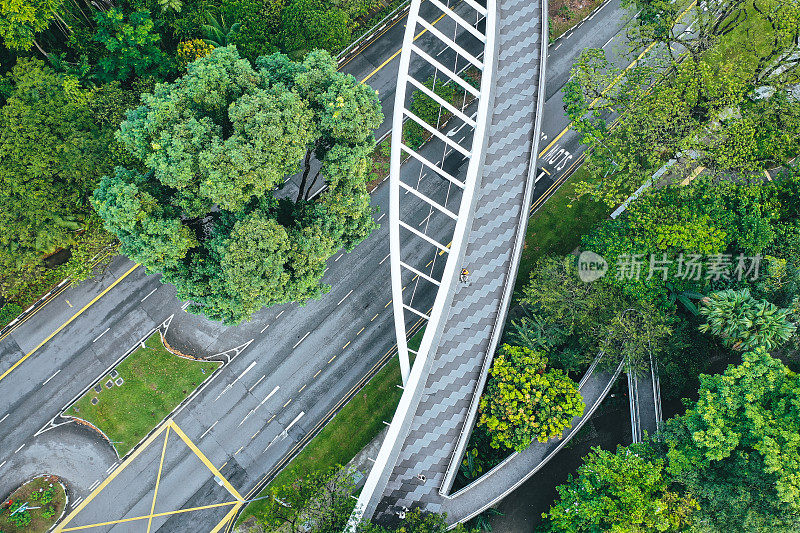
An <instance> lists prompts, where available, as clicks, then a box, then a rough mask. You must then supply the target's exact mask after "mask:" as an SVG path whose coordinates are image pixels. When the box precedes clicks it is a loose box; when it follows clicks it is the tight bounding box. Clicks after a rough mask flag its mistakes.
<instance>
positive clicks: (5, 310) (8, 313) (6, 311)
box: [0, 303, 23, 328]
mask: <svg viewBox="0 0 800 533" xmlns="http://www.w3.org/2000/svg"><path fill="white" fill-rule="evenodd" d="M22 311H23V309H22V307H21V306H19V305H17V304H15V303H7V304H5V305H4V306H3V307H0V328H2V327H4V326H5V325H6V324H8V323H9V322H11V321H12V320H14V319H15V318H17V316H19V314H20V313H22Z"/></svg>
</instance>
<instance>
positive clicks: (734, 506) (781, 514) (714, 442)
mask: <svg viewBox="0 0 800 533" xmlns="http://www.w3.org/2000/svg"><path fill="white" fill-rule="evenodd" d="M799 410H800V378H798V375H797V374H795V373H794V372H791V371H790V370H789V369H788V368H786V367H785V366H784V365H783V364H782V363H781V362H780V361H779V360H777V359H775V358H773V357H771V356H770V355H769V354H768V353H767V352H766V351H765V350H764V349H763V348H757V349H756V350H754V351H752V352H747V353H745V354H744V355H743V357H742V363H741V364H740V365H738V366H729V367H728V369H727V370H726V371H725V372H724V373H723V374H722V375H712V376H706V375H704V376H701V387H700V391H699V399H698V400H697V402H696V403H694V404H693V405H691V406H690V408H689V409H688V410H687V411H686V413H685V414H684V415H682V416H679V417H676V418H675V419H673V420H670V421H669V423H668V425H667V430H666V435H665V441H666V444H667V448H668V449H667V454H666V457H667V458H668V467H667V470H668V471H669V472H670V474H671V475H672V476H673V477H674V479H675V480H676V481H677V482H678V483H680V484H681V485H682V486H684V487H686V490H687V492H688V493H689V494H691V495H692V496H693V497H695V498H696V499H697V500H698V502H700V508H701V511H700V515H701V517H700V518H699V522H700V524H702V525H705V526H708V527H711V528H715V529H718V530H721V531H730V530H738V531H765V530H767V529H775V530H778V531H795V530H797V528H798V527H800V475H799V474H798V465H799V464H800V439H798V434H800V419H799V418H798V416H797V415H798V412H800V411H799Z"/></svg>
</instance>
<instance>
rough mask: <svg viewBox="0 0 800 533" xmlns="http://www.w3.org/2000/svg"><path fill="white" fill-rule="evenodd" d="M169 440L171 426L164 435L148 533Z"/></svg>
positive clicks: (151, 523) (148, 527)
mask: <svg viewBox="0 0 800 533" xmlns="http://www.w3.org/2000/svg"><path fill="white" fill-rule="evenodd" d="M167 440H169V426H167V431H166V432H165V433H164V446H162V448H161V460H160V461H159V462H158V475H157V476H156V488H155V489H154V490H153V503H152V504H151V505H150V518H148V519H147V533H150V528H151V527H152V526H153V513H154V512H155V510H156V498H158V485H159V484H161V471H162V470H163V469H164V456H165V455H166V454H167Z"/></svg>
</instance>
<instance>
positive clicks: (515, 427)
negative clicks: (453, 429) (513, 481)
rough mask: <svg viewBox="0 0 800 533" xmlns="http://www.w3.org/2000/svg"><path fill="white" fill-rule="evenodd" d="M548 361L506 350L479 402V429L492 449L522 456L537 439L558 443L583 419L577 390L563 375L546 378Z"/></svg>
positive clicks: (517, 349) (551, 374)
mask: <svg viewBox="0 0 800 533" xmlns="http://www.w3.org/2000/svg"><path fill="white" fill-rule="evenodd" d="M546 364H547V358H546V356H545V355H544V354H543V353H541V352H538V353H537V352H532V351H531V350H529V349H527V348H522V347H519V346H510V345H508V344H504V345H502V346H501V347H500V349H499V350H498V353H497V355H496V356H495V358H494V362H493V363H492V368H491V370H490V371H489V375H490V378H489V381H488V383H487V385H486V392H485V393H484V395H483V396H482V397H481V401H480V407H479V413H480V418H479V420H478V424H480V425H481V426H485V427H486V429H487V431H488V432H489V434H490V435H491V437H492V441H491V444H492V446H493V447H494V448H500V447H505V448H511V449H513V450H516V451H522V450H524V449H525V448H527V447H528V446H529V445H530V443H531V442H533V440H534V439H536V440H538V441H540V442H546V441H548V440H549V439H551V438H553V437H560V436H561V434H562V432H563V431H564V429H565V428H567V427H569V425H570V423H571V422H572V419H573V418H574V417H576V416H580V415H582V414H583V409H584V404H583V399H582V398H581V395H580V393H579V392H578V387H577V385H576V384H575V382H574V381H572V380H571V379H570V378H569V377H567V375H566V374H564V372H563V371H562V370H558V369H553V370H549V371H547V372H545V366H546Z"/></svg>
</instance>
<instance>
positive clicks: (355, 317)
mask: <svg viewBox="0 0 800 533" xmlns="http://www.w3.org/2000/svg"><path fill="white" fill-rule="evenodd" d="M629 17H630V15H629V14H628V13H627V12H626V11H624V10H623V9H622V8H621V7H620V6H619V1H618V0H610V1H609V2H608V3H607V4H605V5H604V6H603V7H602V8H601V9H600V10H599V11H598V12H597V13H595V14H594V15H593V16H592V17H591V18H590V19H589V20H587V21H586V22H584V23H583V24H582V25H581V26H580V27H578V28H576V29H575V30H574V31H573V32H570V33H569V34H567V35H566V36H564V37H562V38H561V39H560V40H559V41H557V42H556V43H554V44H553V45H551V47H550V55H549V60H548V61H549V64H548V78H547V89H546V95H547V101H546V104H545V108H544V113H545V115H544V128H543V129H544V132H545V136H546V138H545V140H544V142H543V143H542V146H545V147H546V148H545V149H544V150H543V152H544V153H543V155H542V158H541V160H540V164H539V166H540V168H542V169H543V172H542V174H541V175H542V179H541V181H540V182H539V184H537V186H538V189H537V199H536V200H535V201H534V205H540V203H541V202H542V201H543V200H544V198H545V197H546V195H547V194H549V193H550V192H552V190H553V189H554V188H555V187H554V184H557V183H559V182H560V180H561V179H562V178H563V176H564V175H565V173H566V172H568V171H569V170H570V169H571V167H572V166H573V165H574V164H575V162H576V161H577V160H578V158H579V157H580V153H581V152H580V151H581V147H580V144H579V139H578V137H577V136H576V135H574V134H572V132H570V131H566V130H565V128H566V127H567V125H568V124H567V120H566V118H565V117H564V115H563V110H562V101H561V95H560V91H561V88H562V87H563V85H564V83H565V82H566V80H567V79H568V77H569V68H570V66H571V64H572V61H573V59H574V58H575V57H576V55H577V54H578V53H580V51H581V50H582V49H583V48H586V47H605V48H606V50H609V51H610V50H611V49H612V47H613V46H614V44H615V43H616V42H617V41H618V40H619V39H621V38H622V34H620V33H618V32H619V31H620V28H621V27H622V26H623V25H624V23H625V22H626V21H627V20H628V18H629ZM403 31H404V25H403V23H402V20H401V21H400V22H398V23H397V24H395V25H394V26H393V27H392V28H390V29H388V30H387V31H386V32H385V33H384V34H383V35H382V36H381V37H380V38H379V39H378V40H377V41H376V42H374V43H373V44H371V45H370V46H369V47H367V48H366V49H365V50H363V51H362V52H361V53H360V54H359V55H357V56H356V57H354V58H353V59H352V60H350V61H349V62H348V63H347V64H345V65H344V66H343V70H344V71H345V72H348V73H351V74H353V75H354V76H356V77H357V78H358V79H360V80H366V81H367V83H369V84H371V85H372V86H373V87H374V88H376V89H377V90H378V91H379V94H380V95H381V100H382V104H383V107H384V114H385V115H386V121H385V122H384V124H383V125H382V126H381V128H379V130H378V133H377V134H378V136H381V135H382V134H384V133H385V132H387V131H388V130H389V127H390V121H391V114H392V113H391V110H392V106H393V103H394V84H395V78H396V72H397V61H398V54H397V51H398V45H399V43H400V42H401V41H402V34H403ZM420 38H422V39H424V38H426V36H422V37H420ZM441 61H442V62H443V63H445V64H447V63H446V61H450V62H452V58H449V59H448V56H447V52H443V55H442V57H441ZM419 77H420V79H423V80H424V79H425V77H426V74H425V73H421V74H420V75H419ZM428 149H429V151H430V154H429V155H430V156H431V157H434V158H441V157H442V155H443V154H441V153H438V154H437V153H435V150H436V147H435V146H430V147H429V148H428ZM447 164H448V165H449V166H450V168H452V171H453V173H454V174H455V173H457V172H458V167H459V166H460V165H461V161H460V160H459V159H456V158H455V157H454V156H453V155H450V156H449V159H448V161H447ZM407 166H408V168H407V169H404V172H407V173H419V169H418V168H414V167H413V165H407ZM423 186H424V187H425V192H426V194H428V195H429V196H431V197H432V198H434V199H435V198H441V197H442V194H443V192H442V187H441V183H438V182H437V181H435V180H427V181H425V183H424V185H423ZM443 203H444V200H443ZM373 205H375V206H376V207H378V208H379V211H378V213H377V214H376V215H375V218H376V220H377V221H378V222H379V223H383V221H384V220H385V215H384V214H385V212H386V209H387V206H388V191H387V188H386V187H379V188H378V189H377V190H376V191H375V192H374V193H373ZM427 214H428V213H427V211H425V212H422V211H421V212H419V213H410V214H408V215H407V216H405V217H404V218H405V219H415V218H418V219H419V220H420V222H421V223H424V219H425V217H426V216H427ZM387 231H388V228H387V227H386V226H384V227H382V228H381V229H379V230H377V231H375V233H374V234H373V235H372V236H371V237H370V238H368V239H367V240H366V241H365V242H363V243H362V244H360V245H359V246H358V247H357V248H356V249H355V250H354V251H353V252H351V253H349V254H336V255H335V256H333V258H331V260H330V261H329V265H328V271H327V273H326V275H325V282H326V283H328V284H330V285H331V286H332V290H331V292H330V293H329V294H327V295H325V296H324V297H323V298H322V299H321V300H319V301H315V302H310V303H309V304H308V305H306V306H303V307H301V306H298V305H294V304H289V305H284V306H280V307H275V308H272V309H267V310H264V311H261V312H260V313H258V314H257V315H256V317H255V318H254V319H253V321H251V322H249V323H247V324H244V325H242V326H239V327H235V328H225V327H222V326H220V325H218V324H215V323H211V322H208V321H206V320H204V319H202V318H200V317H197V316H193V315H189V314H187V313H186V312H184V311H183V309H182V307H183V305H184V302H181V301H178V300H177V299H176V298H175V292H174V289H173V288H172V287H171V286H169V285H162V284H161V283H160V281H159V280H158V276H155V275H147V274H146V273H145V272H144V269H143V268H142V267H138V268H134V267H135V265H134V264H133V263H131V262H130V261H129V260H127V259H125V258H122V257H119V258H116V259H115V260H114V261H113V262H112V265H111V267H110V268H109V269H108V270H107V271H106V272H105V273H104V274H103V275H102V276H99V277H98V278H96V279H94V280H91V281H88V282H85V283H83V284H81V285H79V286H78V287H75V288H71V289H68V290H66V291H65V292H63V293H61V294H60V295H59V296H58V297H57V298H55V299H53V300H52V301H51V302H50V303H48V305H46V306H45V307H44V308H42V309H41V310H40V311H38V312H37V313H36V314H35V315H34V316H32V317H31V318H30V319H28V320H27V321H26V322H25V323H23V324H22V325H20V326H19V327H17V328H16V329H14V330H13V331H12V332H11V333H10V334H8V335H7V336H6V337H4V338H3V339H2V340H0V374H5V375H4V376H3V378H2V379H0V399H2V404H0V494H6V493H7V492H8V491H10V490H11V489H13V487H14V486H16V485H17V484H19V483H20V482H21V481H23V480H25V479H26V478H28V477H30V476H32V475H34V474H36V473H42V472H52V473H56V474H58V475H61V476H62V477H64V478H65V480H66V481H67V483H68V485H69V489H70V497H71V499H72V505H73V506H75V505H80V504H81V502H82V501H83V500H84V499H85V498H87V496H89V494H90V493H92V490H96V489H97V487H98V486H99V485H101V484H102V483H103V479H105V478H106V477H107V476H108V475H109V473H111V472H114V470H115V468H117V465H118V463H119V461H118V459H117V458H116V456H115V454H114V452H113V451H112V450H111V448H110V446H108V445H107V444H104V443H103V442H102V441H101V440H100V439H98V438H95V436H94V435H92V434H91V433H90V432H88V431H87V430H85V429H82V428H79V427H76V426H75V425H74V424H67V425H63V426H59V427H57V428H55V429H51V430H48V431H45V432H41V429H42V428H45V427H47V426H48V424H49V423H50V422H51V420H52V419H53V418H54V417H56V416H57V415H58V413H59V412H60V411H61V409H62V407H64V406H65V405H66V404H67V403H68V402H69V401H70V400H71V399H72V398H73V397H75V396H76V395H77V394H79V393H80V392H81V391H82V390H83V389H84V388H85V387H86V386H87V385H89V384H90V383H91V382H92V381H93V380H94V379H95V378H96V377H97V376H98V375H99V374H101V373H102V372H103V371H105V369H106V368H108V367H109V366H110V365H111V364H113V362H114V361H115V360H116V359H117V357H119V355H120V354H121V353H123V352H124V351H125V350H127V349H128V348H129V347H130V346H131V345H133V344H134V343H135V342H136V341H137V340H138V339H139V338H140V337H141V336H142V335H143V334H144V333H146V332H147V331H148V330H150V329H151V328H153V327H155V326H156V325H158V324H160V323H162V322H163V321H164V320H165V319H167V318H168V317H169V316H171V315H174V318H173V319H172V322H171V324H170V328H169V335H168V338H169V339H170V341H171V343H172V344H173V345H175V346H176V347H177V348H179V349H180V350H181V351H184V352H188V353H193V354H196V355H201V356H207V355H211V354H214V353H217V352H221V351H225V350H228V349H231V348H234V347H236V346H240V345H242V344H244V343H247V342H248V341H251V340H252V342H251V344H250V345H249V346H248V347H247V348H246V349H245V350H244V351H243V352H242V353H241V354H240V355H239V356H238V357H236V358H235V359H234V360H233V361H232V362H231V363H230V364H228V365H226V367H225V368H224V370H223V371H222V372H220V373H219V374H218V375H217V376H215V379H214V381H212V382H211V383H209V384H208V385H207V386H206V387H205V388H204V389H203V390H202V391H201V392H200V394H198V395H197V396H196V397H195V398H194V399H193V400H192V401H191V402H190V403H189V404H188V405H186V406H185V407H183V408H182V410H181V411H180V412H178V413H177V414H176V415H175V416H174V420H175V422H176V424H177V426H179V427H180V429H181V430H182V431H183V432H184V433H185V434H186V435H187V437H188V438H189V439H191V441H192V442H194V443H195V444H196V445H197V447H198V448H199V449H200V450H201V451H202V452H203V454H205V455H206V456H207V457H208V459H209V460H210V461H211V462H212V463H213V464H214V465H215V466H216V467H217V468H220V470H221V471H222V474H223V475H224V476H225V478H226V479H228V480H229V481H230V483H231V484H232V485H233V486H234V487H235V488H236V489H237V490H238V491H239V492H241V493H242V494H246V493H247V492H248V491H249V490H250V489H251V488H252V487H254V486H255V485H256V484H257V483H258V482H260V481H261V480H262V479H263V478H264V477H265V476H266V475H269V474H270V473H272V472H274V470H275V468H276V466H280V465H282V464H284V462H285V458H286V457H287V456H288V455H290V454H291V453H294V452H295V451H296V450H297V449H298V448H299V445H298V444H302V443H303V442H305V441H306V440H307V438H308V437H309V436H310V435H312V434H313V433H314V432H315V431H316V430H317V429H318V428H319V427H320V426H321V424H323V423H324V421H326V420H327V419H328V418H329V417H330V415H331V413H332V412H333V411H335V409H336V408H337V407H338V406H340V405H341V401H342V399H344V398H347V397H349V396H351V395H352V393H353V391H354V390H355V389H357V387H358V386H360V384H361V383H362V382H363V378H364V377H365V376H368V375H370V373H371V372H372V371H374V369H375V368H376V367H377V366H378V365H380V364H381V362H383V361H385V360H386V358H387V357H390V356H391V354H392V348H393V345H394V328H393V324H392V317H391V307H390V306H389V305H388V304H389V299H390V295H389V294H390V290H389V266H388V259H387V256H388V253H389V251H388V239H387ZM429 231H434V230H429ZM419 297H420V298H423V299H424V298H425V297H426V295H425V294H420V295H419ZM64 324H66V326H64V327H62V326H63V325H64ZM54 333H55V334H54ZM20 361H21V362H20ZM12 368H13V370H11V369H12ZM8 370H11V371H10V372H8V373H6V372H7V371H8ZM169 442H170V443H171V444H170V446H169V447H168V451H167V452H166V453H165V457H164V461H163V465H162V466H163V469H162V470H163V472H162V476H161V482H160V489H159V495H160V496H159V499H158V508H157V509H156V512H159V511H168V510H172V509H178V508H183V507H191V506H195V505H203V504H208V503H214V502H217V501H225V500H226V498H227V499H229V495H228V494H227V491H226V490H225V489H224V488H223V487H221V486H219V485H218V484H217V483H216V482H215V481H214V479H213V477H214V476H213V475H212V474H211V473H210V472H209V471H208V469H206V468H205V467H204V466H203V465H202V464H201V463H200V462H199V461H198V460H197V459H196V457H195V455H194V454H193V453H192V452H191V451H190V450H189V448H188V447H187V446H185V445H183V444H182V443H181V442H182V441H180V440H179V439H174V438H173V437H170V441H169ZM150 448H152V449H148V450H146V451H145V452H143V453H142V454H141V455H140V456H139V457H137V459H136V461H134V462H133V463H131V465H130V466H128V467H127V468H126V469H125V470H124V471H123V472H122V473H120V474H119V475H117V476H116V477H115V479H114V480H113V481H112V482H111V483H109V484H108V485H107V486H106V487H105V488H104V489H103V490H102V491H101V492H100V493H99V495H98V496H96V497H95V498H94V499H93V500H92V502H91V503H90V504H89V505H87V506H86V507H85V509H83V511H82V512H81V513H80V514H79V515H78V517H77V518H76V521H75V522H74V523H71V524H70V525H71V526H72V525H79V524H89V523H94V522H103V521H109V520H116V519H121V518H123V517H132V516H137V515H147V514H149V512H150V509H151V502H152V493H153V490H154V481H155V477H156V473H157V471H158V468H159V464H161V461H160V455H161V449H160V447H158V446H156V447H150ZM225 511H226V509H219V508H214V509H208V510H205V511H201V512H195V513H187V514H184V515H178V516H176V517H173V518H172V519H169V518H168V517H160V518H158V519H155V520H154V521H153V524H152V526H153V528H152V530H156V529H158V528H159V527H160V528H161V529H160V530H161V531H204V530H209V529H211V527H213V525H214V524H215V523H216V522H217V521H218V520H219V519H220V518H221V517H222V516H223V515H224V514H225ZM144 522H146V521H144ZM145 527H146V526H145ZM98 529H100V530H102V529H105V530H111V529H113V530H115V531H141V530H144V529H143V528H142V522H126V523H122V524H117V525H110V526H107V527H106V528H98Z"/></svg>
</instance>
